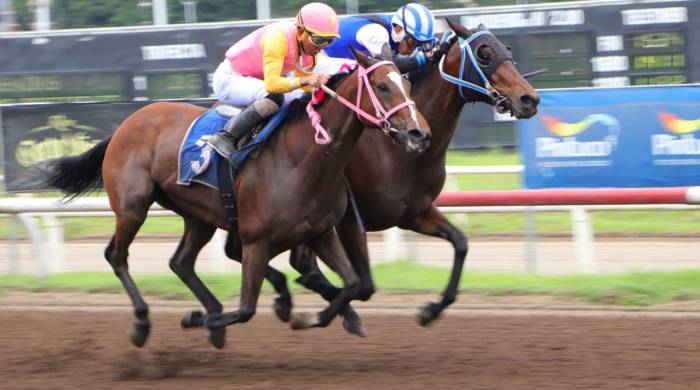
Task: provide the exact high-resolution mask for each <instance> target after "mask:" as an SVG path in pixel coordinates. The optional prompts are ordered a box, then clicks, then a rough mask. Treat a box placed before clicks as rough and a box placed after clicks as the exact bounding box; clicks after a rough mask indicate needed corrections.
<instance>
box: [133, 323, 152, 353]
mask: <svg viewBox="0 0 700 390" xmlns="http://www.w3.org/2000/svg"><path fill="white" fill-rule="evenodd" d="M150 331H151V325H149V324H147V323H146V324H144V323H140V322H136V323H134V327H133V328H131V332H130V333H129V339H130V340H131V343H132V344H134V346H136V347H137V348H141V347H143V346H144V344H146V340H147V339H148V334H149V333H150Z"/></svg>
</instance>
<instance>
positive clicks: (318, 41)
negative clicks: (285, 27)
mask: <svg viewBox="0 0 700 390" xmlns="http://www.w3.org/2000/svg"><path fill="white" fill-rule="evenodd" d="M304 31H306V34H307V35H308V36H309V40H310V41H311V44H313V45H314V46H316V47H326V46H328V45H330V44H331V43H333V41H334V40H335V37H322V36H320V35H316V34H314V33H312V32H311V31H309V30H307V29H304Z"/></svg>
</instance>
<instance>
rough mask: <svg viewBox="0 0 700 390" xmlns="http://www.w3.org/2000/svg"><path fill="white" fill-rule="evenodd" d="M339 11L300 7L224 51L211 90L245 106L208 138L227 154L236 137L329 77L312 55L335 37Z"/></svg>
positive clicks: (319, 6) (228, 101)
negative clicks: (287, 18)
mask: <svg viewBox="0 0 700 390" xmlns="http://www.w3.org/2000/svg"><path fill="white" fill-rule="evenodd" d="M338 29H339V24H338V16H337V15H336V13H335V11H333V9H332V8H331V7H329V6H327V5H325V4H322V3H309V4H307V5H305V6H303V7H302V8H301V10H300V11H299V13H298V14H297V17H296V20H295V21H294V22H292V21H281V22H276V23H273V24H271V25H268V26H265V27H261V28H259V29H257V30H255V31H254V32H252V33H251V34H249V35H248V36H246V37H245V38H243V39H242V40H241V41H239V42H238V43H236V44H235V45H233V46H231V48H230V49H228V50H227V51H226V59H225V60H224V61H223V62H222V63H221V64H220V65H219V67H218V68H217V69H216V71H215V72H214V78H213V88H214V95H215V96H216V97H217V99H219V101H221V102H222V103H225V104H230V105H234V106H238V107H246V108H245V109H244V110H243V111H242V112H241V113H240V114H238V115H236V116H235V117H234V118H232V119H231V120H229V122H228V123H227V124H226V126H225V127H224V129H223V130H222V131H220V132H219V133H217V134H215V135H213V136H212V137H211V138H210V139H209V141H208V143H209V145H211V146H212V147H213V148H214V149H215V150H216V151H217V152H218V153H219V154H221V155H222V156H224V157H226V158H228V157H229V156H230V155H231V153H233V152H234V150H235V149H234V144H235V142H236V140H237V139H239V138H240V137H242V136H243V135H245V133H247V132H248V131H249V130H250V129H251V128H253V127H254V126H255V125H257V124H258V123H260V122H261V121H262V120H264V119H265V118H267V117H269V116H271V115H273V114H275V113H276V112H277V111H279V109H280V108H281V107H282V106H283V105H285V104H289V102H291V101H292V100H294V99H296V98H298V97H300V96H301V95H302V94H303V93H304V92H308V91H310V90H311V89H312V88H313V87H318V86H320V85H322V84H325V83H326V82H327V81H328V76H326V75H313V74H312V71H313V69H314V66H315V65H316V62H317V59H316V55H317V54H318V53H319V52H320V51H321V50H322V49H323V48H324V47H326V46H328V45H329V44H331V43H332V42H333V40H334V39H335V38H337V37H338Z"/></svg>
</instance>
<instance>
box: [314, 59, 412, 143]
mask: <svg viewBox="0 0 700 390" xmlns="http://www.w3.org/2000/svg"><path fill="white" fill-rule="evenodd" d="M384 65H394V63H393V62H391V61H379V62H377V63H375V64H374V65H372V66H370V67H369V68H367V69H365V68H363V67H362V66H361V65H360V64H357V66H358V70H357V72H358V73H357V99H356V102H357V103H356V104H353V103H351V102H350V101H348V100H347V99H345V98H344V97H342V96H340V95H338V93H336V92H335V91H334V90H332V89H330V88H328V87H327V86H325V85H322V86H321V89H322V90H323V92H325V93H327V94H328V95H330V96H331V97H332V98H333V99H336V100H337V101H339V102H340V103H342V104H343V105H345V106H346V107H348V108H349V109H351V110H352V111H354V112H355V113H356V114H357V117H358V118H364V119H365V120H367V121H368V122H370V123H372V124H373V125H375V126H377V127H378V128H380V129H382V131H384V133H386V134H389V133H390V132H396V131H397V130H394V129H393V128H392V127H391V123H389V118H391V116H393V115H394V114H395V113H396V112H398V111H399V110H401V109H402V108H405V107H408V106H411V105H413V106H415V105H416V102H414V101H413V100H407V101H405V102H403V103H401V104H399V105H397V106H395V107H394V108H392V109H390V110H388V111H387V110H386V109H384V107H383V106H382V104H381V102H380V101H379V99H378V98H377V95H376V94H375V93H374V90H373V89H372V84H370V82H369V75H370V73H372V72H373V71H374V70H376V69H377V68H379V67H380V66H384ZM363 85H364V86H366V87H367V94H369V98H370V100H371V101H372V106H374V111H375V115H374V116H372V115H371V114H369V113H367V112H366V111H364V110H363V109H361V108H360V102H361V101H362V89H363ZM316 92H318V91H316ZM316 92H314V93H313V94H312V95H311V96H312V97H311V101H310V102H309V104H308V105H307V106H306V113H307V114H308V116H309V120H311V125H312V126H313V127H314V129H315V130H316V137H315V139H316V143H318V144H322V145H327V144H329V143H330V142H331V141H332V140H331V137H330V135H328V132H327V131H326V129H325V128H324V127H323V125H321V115H320V114H319V113H318V112H317V111H316V109H315V108H314V106H316V105H318V104H320V103H321V102H322V101H323V96H322V95H321V96H318V94H317V93H316Z"/></svg>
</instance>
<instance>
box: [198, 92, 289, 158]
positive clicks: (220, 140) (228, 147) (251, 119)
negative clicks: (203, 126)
mask: <svg viewBox="0 0 700 390" xmlns="http://www.w3.org/2000/svg"><path fill="white" fill-rule="evenodd" d="M270 96H272V95H268V97H265V98H264V99H260V100H258V101H256V102H255V103H253V104H251V105H250V106H248V107H246V109H245V110H243V111H241V112H240V113H239V114H238V115H236V116H234V117H233V118H231V119H229V121H228V122H227V123H226V125H224V128H223V130H221V131H219V132H218V133H216V134H214V135H212V136H211V137H209V139H208V140H207V143H208V144H209V145H210V146H211V147H212V148H214V150H216V152H217V153H219V154H220V155H222V156H223V157H225V158H227V159H228V158H230V157H231V154H233V152H235V151H236V142H237V141H238V140H239V139H241V137H243V136H244V135H245V134H246V133H247V132H249V131H250V130H251V129H252V128H253V127H255V126H256V125H258V124H259V123H260V122H262V121H263V120H264V119H265V118H268V117H270V116H272V115H273V114H275V113H276V112H277V111H279V108H280V106H281V104H279V105H278V104H277V102H276V101H275V100H277V99H275V100H273V99H272V98H270Z"/></svg>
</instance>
